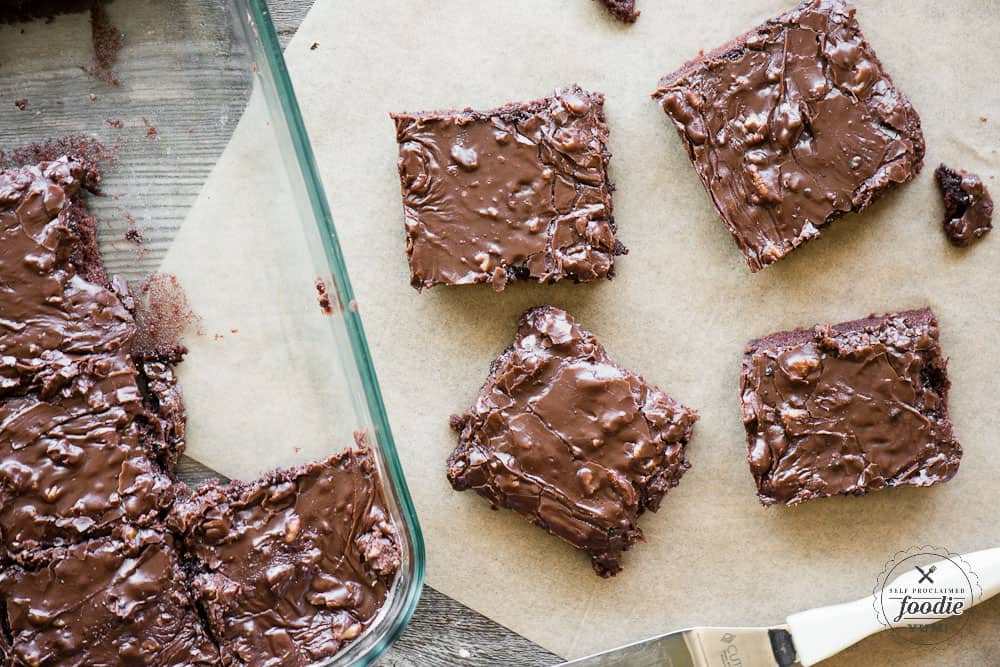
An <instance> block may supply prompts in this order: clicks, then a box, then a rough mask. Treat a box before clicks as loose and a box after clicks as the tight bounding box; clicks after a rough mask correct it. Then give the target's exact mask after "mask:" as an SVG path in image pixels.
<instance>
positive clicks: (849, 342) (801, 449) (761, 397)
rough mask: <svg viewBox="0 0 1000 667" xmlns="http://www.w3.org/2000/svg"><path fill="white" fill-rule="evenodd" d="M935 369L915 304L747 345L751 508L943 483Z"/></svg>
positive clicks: (947, 424)
mask: <svg viewBox="0 0 1000 667" xmlns="http://www.w3.org/2000/svg"><path fill="white" fill-rule="evenodd" d="M946 364H947V361H946V359H945V357H944V356H943V355H942V352H941V345H940V343H939V342H938V326H937V320H936V319H935V317H934V313H932V312H931V311H930V309H927V308H925V309H923V310H911V311H907V312H903V313H898V314H893V315H885V316H883V317H874V316H873V317H869V318H867V319H862V320H856V321H853V322H845V323H843V324H837V325H833V326H829V325H817V326H816V327H814V328H813V329H799V330H796V331H785V332H782V333H776V334H772V335H770V336H767V337H766V338H762V339H760V340H752V341H750V343H749V344H748V345H747V347H746V352H745V354H744V357H743V367H742V374H741V377H740V393H741V398H742V405H743V423H744V425H745V426H746V431H747V449H748V457H749V461H750V470H751V472H752V473H753V476H754V479H755V480H756V482H757V495H758V497H759V498H760V501H761V503H763V504H764V505H765V506H767V505H772V504H774V503H783V504H786V505H795V504H798V503H800V502H802V501H805V500H811V499H813V498H821V497H824V496H833V495H839V494H854V495H863V494H865V493H867V492H869V491H874V490H878V489H882V488H885V487H890V486H930V485H932V484H936V483H938V482H944V481H947V480H949V479H951V478H952V477H953V476H954V475H955V473H956V472H957V471H958V466H959V462H960V461H961V458H962V447H961V445H959V443H958V440H956V438H955V434H954V432H953V428H952V423H951V420H950V419H949V418H948V401H947V399H948V387H949V385H950V383H949V381H948V376H947V373H946Z"/></svg>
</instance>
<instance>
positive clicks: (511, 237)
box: [392, 86, 625, 290]
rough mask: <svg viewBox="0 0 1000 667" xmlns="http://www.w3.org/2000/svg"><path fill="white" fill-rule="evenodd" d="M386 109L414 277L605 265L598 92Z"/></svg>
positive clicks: (579, 276) (529, 275) (424, 280)
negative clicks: (495, 105)
mask: <svg viewBox="0 0 1000 667" xmlns="http://www.w3.org/2000/svg"><path fill="white" fill-rule="evenodd" d="M392 118H393V120H394V121H395V123H396V139H397V141H398V142H399V177H400V183H401V186H402V191H403V213H404V217H405V221H406V253H407V255H408V256H409V260H410V282H411V284H412V285H413V286H414V287H416V288H417V289H421V288H424V287H432V286H434V285H466V284H472V283H486V282H488V283H491V284H492V285H493V287H494V288H496V289H497V290H501V289H503V288H504V287H505V286H506V285H507V284H508V283H509V282H512V281H514V280H517V279H531V280H537V281H539V282H543V283H551V282H556V281H558V280H561V279H563V278H570V279H572V280H574V281H577V282H587V281H592V280H596V279H598V278H610V277H611V276H612V275H613V272H614V271H613V270H614V257H615V255H618V254H622V253H624V252H625V248H624V247H623V246H622V245H621V244H620V243H619V242H618V241H616V240H615V224H614V218H613V217H612V213H611V191H612V185H611V183H610V181H609V180H608V172H607V168H608V160H609V159H610V157H611V155H610V153H609V152H608V149H607V142H608V127H607V125H606V123H605V119H604V96H603V95H602V94H601V93H591V92H586V91H584V90H582V89H581V88H579V87H578V86H572V87H569V88H564V89H562V90H558V91H556V93H555V94H554V95H553V96H552V97H549V98H546V99H542V100H538V101H535V102H528V103H524V104H508V105H506V106H504V107H500V108H499V109H494V110H491V111H473V110H471V109H466V110H465V111H445V112H425V113H416V114H408V113H400V114H392Z"/></svg>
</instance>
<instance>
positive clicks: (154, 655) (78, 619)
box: [0, 530, 219, 667]
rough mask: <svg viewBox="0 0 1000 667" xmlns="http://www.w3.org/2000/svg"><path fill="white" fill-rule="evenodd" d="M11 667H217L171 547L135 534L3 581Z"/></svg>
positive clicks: (159, 536)
mask: <svg viewBox="0 0 1000 667" xmlns="http://www.w3.org/2000/svg"><path fill="white" fill-rule="evenodd" d="M0 595H2V596H3V600H4V602H5V604H4V605H3V607H2V611H3V621H4V622H3V629H4V632H3V633H0V645H2V646H3V649H4V652H5V653H6V654H7V656H8V660H9V662H8V663H5V664H10V665H18V666H20V665H24V666H28V665H31V666H34V667H42V666H44V667H49V666H51V667H55V666H57V665H58V666H59V667H92V666H95V665H171V666H175V665H185V666H188V667H198V666H202V665H204V666H206V667H207V666H209V665H218V664H219V652H218V650H217V649H216V647H215V645H214V643H213V642H212V640H211V639H210V638H209V637H208V635H207V634H206V632H205V631H204V629H203V628H202V625H201V621H200V619H199V617H198V614H197V611H196V610H195V607H194V604H193V603H192V600H191V597H190V594H189V592H188V590H187V588H186V586H185V580H184V572H183V571H182V570H181V568H180V563H179V556H178V553H177V551H176V550H175V549H174V547H173V546H172V540H171V538H170V537H169V536H168V535H166V534H164V533H161V532H157V531H153V530H141V531H137V532H132V533H130V534H129V535H128V536H127V538H126V539H120V538H111V537H101V538H97V539H95V540H91V541H87V542H81V543H80V544H76V545H74V546H71V547H67V548H57V549H52V550H48V551H45V552H41V553H38V554H35V556H34V562H32V564H31V568H30V569H25V568H22V567H19V566H11V567H5V568H4V569H3V571H2V573H0Z"/></svg>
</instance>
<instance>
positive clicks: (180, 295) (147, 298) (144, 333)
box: [133, 273, 201, 358]
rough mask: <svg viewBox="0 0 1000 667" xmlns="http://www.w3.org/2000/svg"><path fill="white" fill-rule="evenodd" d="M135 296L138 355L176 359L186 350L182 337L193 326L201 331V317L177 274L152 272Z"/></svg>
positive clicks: (135, 349)
mask: <svg viewBox="0 0 1000 667" xmlns="http://www.w3.org/2000/svg"><path fill="white" fill-rule="evenodd" d="M135 296H136V313H135V320H136V326H137V328H138V331H137V332H136V336H135V343H134V344H133V350H134V353H135V354H136V356H140V357H161V358H162V357H167V358H173V357H176V356H177V353H180V354H183V353H184V352H186V348H185V347H184V345H183V343H182V342H181V339H182V337H183V336H184V334H185V333H186V332H188V331H189V330H192V329H193V330H194V331H195V332H196V333H199V334H200V333H201V318H200V317H199V316H198V315H197V314H196V313H195V312H194V310H193V309H192V308H191V304H190V303H189V302H188V298H187V294H186V293H185V291H184V288H183V287H182V286H181V283H180V281H179V280H178V279H177V276H175V275H173V274H171V273H154V274H151V275H150V276H149V277H148V278H146V280H144V281H143V282H142V284H141V285H140V286H139V289H138V290H137V293H136V295H135Z"/></svg>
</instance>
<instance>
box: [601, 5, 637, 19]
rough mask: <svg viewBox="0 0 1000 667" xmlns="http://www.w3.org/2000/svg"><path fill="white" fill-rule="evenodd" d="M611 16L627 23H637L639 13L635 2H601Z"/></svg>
mask: <svg viewBox="0 0 1000 667" xmlns="http://www.w3.org/2000/svg"><path fill="white" fill-rule="evenodd" d="M601 1H602V2H603V3H604V6H605V7H607V8H608V11H609V12H611V15H612V16H614V17H615V18H616V19H618V20H619V21H624V22H625V23H635V20H636V19H637V18H639V12H637V11H636V10H635V0H601Z"/></svg>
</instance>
